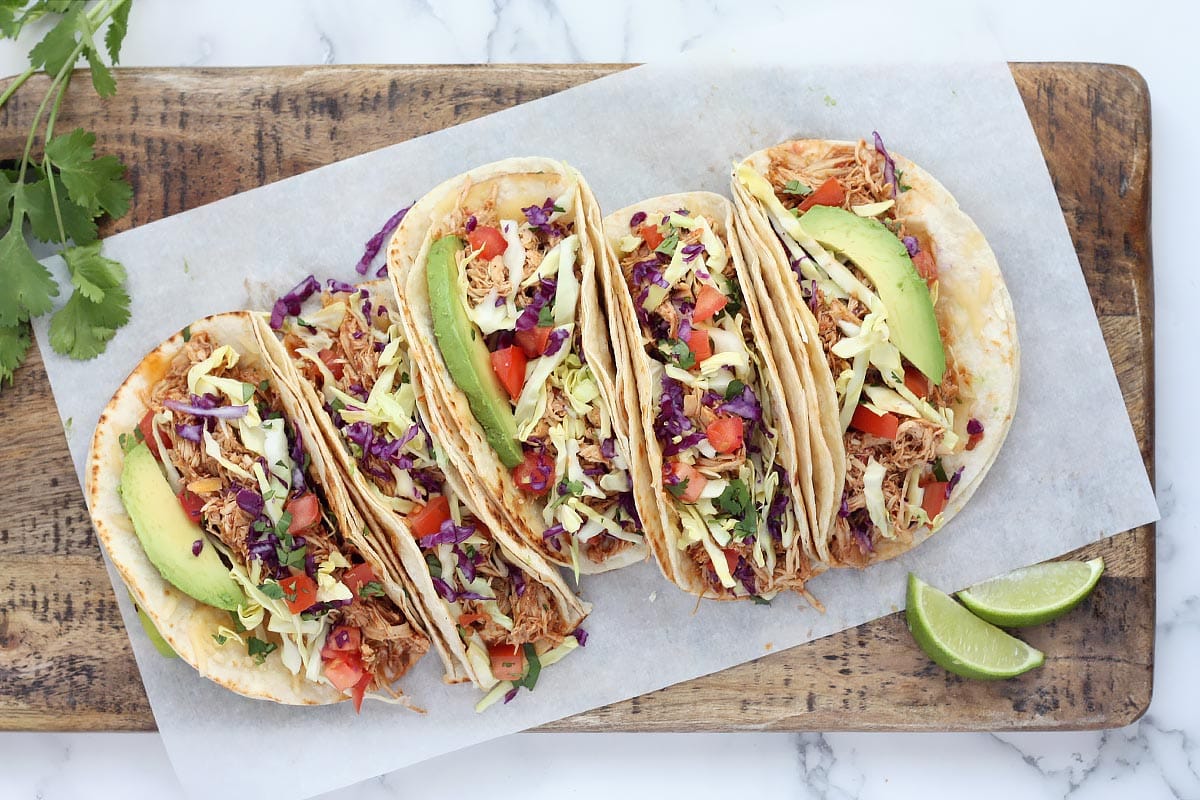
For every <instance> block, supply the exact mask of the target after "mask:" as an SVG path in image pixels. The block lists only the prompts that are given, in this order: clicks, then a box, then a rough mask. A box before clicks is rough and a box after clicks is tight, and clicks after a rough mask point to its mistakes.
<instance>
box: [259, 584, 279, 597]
mask: <svg viewBox="0 0 1200 800" xmlns="http://www.w3.org/2000/svg"><path fill="white" fill-rule="evenodd" d="M258 590H259V591H260V592H262V593H263V594H265V595H266V596H267V597H269V598H271V599H272V600H282V599H283V587H282V586H280V585H279V584H278V583H275V582H274V581H272V582H270V583H263V584H260V585H259V587H258Z"/></svg>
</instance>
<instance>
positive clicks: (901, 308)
mask: <svg viewBox="0 0 1200 800" xmlns="http://www.w3.org/2000/svg"><path fill="white" fill-rule="evenodd" d="M799 222H800V227H801V228H803V229H804V232H805V233H807V234H808V235H809V236H811V237H812V238H814V239H816V240H817V241H818V242H820V243H821V244H822V245H823V246H825V247H828V248H831V249H833V250H837V251H838V252H840V253H843V254H845V255H846V256H847V257H848V258H849V259H850V260H851V261H853V262H854V265H855V266H857V267H858V268H859V269H860V270H862V271H863V274H865V275H866V276H867V277H868V278H870V279H871V283H873V284H874V285H875V292H876V293H877V294H878V295H879V299H880V300H881V301H882V302H883V305H884V308H886V309H887V324H888V330H889V331H890V333H891V340H892V344H894V345H896V347H897V348H898V349H899V350H900V353H901V355H903V356H904V357H905V358H907V359H908V360H909V361H910V362H912V365H913V366H914V367H916V368H917V369H919V370H920V371H921V372H923V373H924V374H925V376H926V377H927V378H929V380H931V381H933V382H934V383H935V384H937V383H941V382H942V377H943V376H944V375H945V373H946V351H945V349H944V348H943V347H942V335H941V333H940V332H939V331H938V324H937V317H935V316H934V314H933V300H932V299H931V298H930V296H929V286H928V285H927V284H926V283H925V280H924V279H923V278H922V277H921V276H920V275H919V274H918V273H917V269H916V267H914V266H913V263H912V259H911V258H909V256H908V250H907V249H906V248H905V247H904V243H903V242H901V241H900V240H899V239H898V238H896V235H895V234H894V233H892V232H891V231H889V230H888V229H887V228H885V227H884V226H883V223H881V222H879V220H876V219H868V218H866V217H860V216H857V215H856V214H852V213H850V212H849V211H846V210H845V209H842V208H835V207H833V206H813V207H812V208H810V209H809V210H808V211H806V212H805V213H803V214H801V215H800V219H799Z"/></svg>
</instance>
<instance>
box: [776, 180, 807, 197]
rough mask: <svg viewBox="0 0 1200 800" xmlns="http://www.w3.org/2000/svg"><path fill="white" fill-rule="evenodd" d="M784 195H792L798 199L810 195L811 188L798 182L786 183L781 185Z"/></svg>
mask: <svg viewBox="0 0 1200 800" xmlns="http://www.w3.org/2000/svg"><path fill="white" fill-rule="evenodd" d="M783 193H784V194H794V195H797V196H799V197H807V196H808V195H810V194H812V188H811V187H810V186H808V184H805V183H801V182H800V181H788V182H787V183H785V184H784V185H783Z"/></svg>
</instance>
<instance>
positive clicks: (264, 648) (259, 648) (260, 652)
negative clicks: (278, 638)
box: [246, 636, 278, 664]
mask: <svg viewBox="0 0 1200 800" xmlns="http://www.w3.org/2000/svg"><path fill="white" fill-rule="evenodd" d="M277 647H278V645H277V644H275V643H274V642H264V641H263V640H262V639H259V638H258V637H257V636H251V637H250V638H249V639H247V640H246V652H247V653H248V654H250V655H251V656H253V657H254V663H256V664H262V663H263V662H265V661H266V660H267V656H269V655H270V654H271V653H274V652H275V650H276V648H277Z"/></svg>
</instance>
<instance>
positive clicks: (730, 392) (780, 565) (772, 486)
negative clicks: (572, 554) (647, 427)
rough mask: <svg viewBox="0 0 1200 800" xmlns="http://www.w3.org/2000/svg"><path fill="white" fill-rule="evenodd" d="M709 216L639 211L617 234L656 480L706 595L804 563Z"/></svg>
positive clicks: (735, 590)
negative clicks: (641, 360) (644, 367)
mask: <svg viewBox="0 0 1200 800" xmlns="http://www.w3.org/2000/svg"><path fill="white" fill-rule="evenodd" d="M715 225H716V221H714V220H711V219H709V218H707V217H705V216H703V215H699V214H692V213H691V212H689V211H688V209H684V208H681V209H677V210H675V211H670V210H660V211H656V212H655V213H654V214H652V215H649V216H648V215H647V214H646V212H643V211H639V212H637V213H635V214H633V215H632V217H631V218H630V220H629V227H630V233H629V234H628V235H627V236H625V237H623V238H622V239H621V240H620V242H619V244H618V248H617V249H618V253H619V256H620V266H621V274H622V276H623V277H624V279H625V283H626V285H627V286H628V289H629V292H630V295H631V297H632V298H633V301H634V306H635V311H636V313H637V318H638V323H639V327H640V329H641V345H642V346H643V347H644V348H645V351H646V354H647V355H648V356H649V363H650V370H651V385H652V386H654V387H656V389H655V395H656V399H657V409H656V415H655V418H654V435H655V437H656V439H657V440H658V444H659V446H660V447H661V449H662V455H663V462H662V465H661V469H662V480H663V485H664V487H665V488H666V490H667V492H669V493H670V494H671V496H672V497H673V503H674V506H675V509H676V511H677V512H678V513H679V517H680V526H681V529H682V531H681V533H682V535H681V538H680V540H679V543H678V546H679V547H680V548H681V549H686V551H687V555H688V557H689V558H690V559H691V560H692V561H693V562H694V563H695V564H697V565H698V566H700V568H701V570H702V573H703V575H704V576H705V579H706V581H707V583H708V587H709V589H710V590H711V591H712V593H713V594H716V595H732V596H740V597H745V596H751V597H754V598H756V599H764V600H765V599H769V598H770V597H773V596H774V595H775V594H777V593H778V592H779V591H781V590H783V589H796V590H800V591H802V590H803V586H804V582H805V581H806V580H807V579H808V578H810V577H811V575H812V573H811V569H810V565H809V563H808V561H807V560H806V559H805V557H804V553H803V548H802V547H801V546H800V544H799V543H798V542H797V541H796V539H797V537H798V536H800V535H801V534H800V532H799V531H797V524H796V518H795V516H794V514H795V513H796V509H794V508H790V503H791V501H792V498H791V495H790V493H789V490H788V475H787V472H786V471H785V470H784V468H783V467H782V466H781V465H780V463H779V461H778V459H777V446H778V445H777V442H776V439H775V430H776V428H775V424H776V422H775V418H774V412H773V410H772V409H771V408H770V404H769V403H767V404H764V403H763V402H762V400H761V398H763V397H766V396H767V395H766V393H765V387H764V385H763V381H764V380H765V379H766V373H765V371H764V368H763V363H762V360H761V356H760V354H759V351H758V349H757V348H754V347H751V346H749V342H751V341H752V339H753V334H752V332H751V327H750V320H749V318H748V316H747V313H746V311H745V310H744V309H743V302H742V293H741V289H740V286H739V283H738V278H737V275H736V273H735V271H734V267H733V265H732V264H731V262H730V257H729V253H728V249H727V247H726V245H725V243H724V242H723V241H722V237H721V236H719V235H718V234H717V233H716V229H715Z"/></svg>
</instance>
